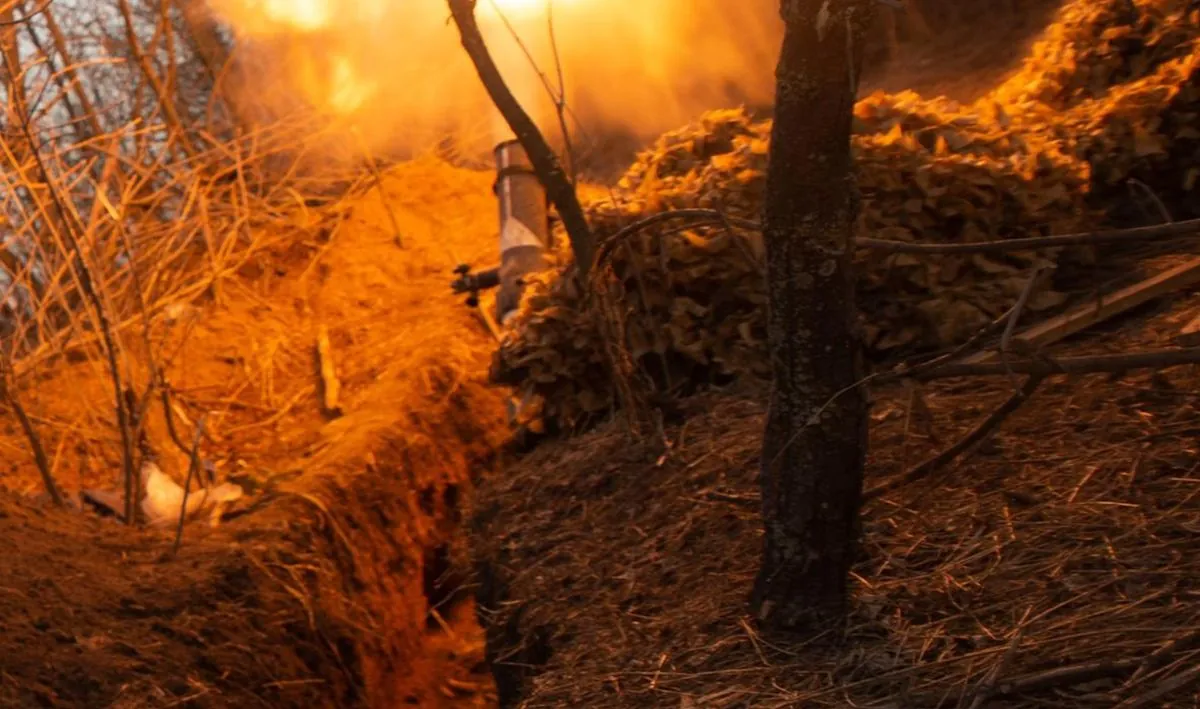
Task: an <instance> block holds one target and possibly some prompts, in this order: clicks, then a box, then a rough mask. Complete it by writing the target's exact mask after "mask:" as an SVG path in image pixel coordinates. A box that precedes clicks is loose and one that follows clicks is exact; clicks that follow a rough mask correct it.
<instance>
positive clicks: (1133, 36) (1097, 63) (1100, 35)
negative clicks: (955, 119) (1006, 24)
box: [996, 0, 1200, 110]
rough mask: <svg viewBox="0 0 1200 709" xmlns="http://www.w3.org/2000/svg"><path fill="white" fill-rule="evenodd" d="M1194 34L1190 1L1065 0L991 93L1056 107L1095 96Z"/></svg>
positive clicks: (1146, 72) (1194, 6) (1195, 11)
mask: <svg viewBox="0 0 1200 709" xmlns="http://www.w3.org/2000/svg"><path fill="white" fill-rule="evenodd" d="M1198 35H1200V2H1197V0H1069V1H1068V2H1067V3H1065V4H1064V5H1063V7H1062V9H1061V10H1059V12H1058V15H1057V17H1056V18H1055V20H1054V22H1053V23H1052V24H1051V25H1050V26H1049V27H1048V28H1047V29H1046V32H1045V34H1044V35H1043V37H1042V38H1041V39H1040V40H1039V41H1038V42H1037V43H1035V44H1034V46H1033V48H1032V49H1031V50H1030V53H1029V56H1028V57H1027V58H1026V59H1025V62H1024V64H1023V66H1022V68H1021V70H1020V71H1019V72H1018V73H1017V74H1015V75H1014V76H1013V77H1012V78H1010V79H1009V80H1007V81H1006V82H1004V84H1002V85H1001V86H1000V87H999V88H998V89H997V91H996V98H997V99H998V100H999V101H1001V102H1002V103H1005V104H1009V105H1015V104H1021V103H1025V102H1030V101H1032V102H1036V103H1042V104H1045V105H1047V106H1050V107H1051V108H1054V109H1056V110H1062V109H1066V108H1070V107H1072V106H1075V105H1078V104H1079V103H1081V102H1083V101H1086V100H1088V99H1098V98H1103V97H1104V96H1105V95H1107V94H1108V91H1109V89H1110V88H1111V87H1113V86H1119V85H1121V84H1125V83H1128V82H1131V81H1136V80H1138V79H1142V78H1145V77H1147V76H1150V75H1151V74H1153V73H1155V71H1157V70H1158V68H1159V66H1161V65H1162V64H1165V63H1167V62H1169V61H1171V60H1174V59H1178V58H1179V57H1182V56H1184V55H1186V54H1188V53H1189V51H1190V49H1189V47H1188V45H1189V43H1190V42H1191V41H1192V40H1194V39H1195V38H1196V37H1197V36H1198Z"/></svg>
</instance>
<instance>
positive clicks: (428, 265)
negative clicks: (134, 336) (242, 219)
mask: <svg viewBox="0 0 1200 709" xmlns="http://www.w3.org/2000/svg"><path fill="white" fill-rule="evenodd" d="M489 185H490V175H488V174H485V173H477V172H469V171H463V170H457V169H454V168H451V167H449V166H447V165H445V164H443V163H440V162H437V161H433V160H429V161H418V162H416V163H411V164H407V165H404V166H401V167H398V168H396V169H394V170H391V171H389V172H387V173H386V174H385V175H383V183H382V190H381V189H379V188H378V186H377V185H374V184H370V183H364V184H361V185H359V186H358V187H356V188H353V189H351V190H350V191H349V192H347V193H346V194H345V196H343V197H340V198H338V199H337V200H335V201H332V202H331V203H330V204H329V205H327V206H326V207H324V208H323V209H320V210H317V209H313V210H310V211H311V214H307V215H306V214H305V213H304V210H303V209H301V208H299V207H293V208H292V209H290V210H288V211H285V212H282V213H280V214H279V215H277V216H276V217H275V220H274V222H273V223H272V224H268V225H265V226H264V227H263V232H264V234H268V235H269V234H278V235H279V236H277V237H275V238H266V237H264V239H263V240H260V242H259V243H260V246H261V248H259V249H258V251H257V253H255V254H251V255H250V256H249V257H248V258H247V259H246V261H245V264H244V265H243V267H242V268H241V269H240V271H239V272H237V273H233V274H230V275H228V276H227V277H224V278H222V280H221V293H222V295H221V296H220V299H219V300H218V299H217V298H216V297H214V296H213V294H212V292H211V291H210V292H209V295H208V296H207V297H200V298H197V299H194V300H191V301H183V302H179V305H181V306H183V307H180V308H176V309H175V312H174V314H173V317H177V318H178V319H179V322H176V323H174V324H172V325H170V327H167V326H166V325H165V323H164V324H163V329H162V331H161V332H162V333H163V335H162V336H161V338H160V339H158V340H156V345H157V347H158V349H156V352H178V353H179V354H178V355H177V356H175V357H173V358H169V362H168V358H167V357H164V358H163V360H162V363H161V364H160V366H163V367H164V369H165V370H166V375H167V377H168V379H169V380H170V381H171V383H172V387H173V390H174V393H173V395H172V401H173V404H174V405H175V408H176V418H177V423H178V425H179V426H180V427H181V428H184V429H185V435H186V434H187V429H190V422H192V421H195V420H197V419H198V418H199V417H200V416H206V417H207V419H206V420H207V421H208V424H209V425H208V430H209V432H210V434H211V435H210V437H209V438H208V439H207V440H206V442H205V445H204V446H203V455H204V456H205V457H206V458H208V459H210V460H212V461H213V462H215V463H216V464H217V468H218V474H219V475H220V476H221V477H227V478H229V479H232V480H234V481H236V482H238V483H240V484H242V485H243V486H244V487H245V488H247V489H248V490H249V491H250V492H251V493H252V494H251V495H250V497H249V498H248V499H247V503H248V504H247V508H246V510H245V511H244V513H243V514H241V515H240V516H239V517H237V518H236V519H234V520H232V521H231V522H229V523H228V524H227V525H226V526H224V527H222V528H219V529H217V530H211V531H210V530H206V529H204V528H195V529H193V528H192V527H189V528H188V530H187V531H186V533H185V536H184V551H183V553H182V554H181V556H180V557H179V558H178V559H176V560H168V559H163V558H160V555H161V553H162V552H163V551H164V550H165V549H167V548H169V541H168V540H167V538H166V537H165V536H162V535H158V534H155V533H145V534H142V533H137V532H131V531H127V530H124V529H122V528H120V527H119V526H117V525H115V524H112V523H103V522H100V521H97V520H93V519H90V518H88V517H84V516H80V515H78V514H77V513H71V512H59V511H55V510H46V511H38V510H33V509H30V508H29V507H27V506H26V504H25V503H21V504H16V505H14V503H11V502H5V503H4V504H5V506H6V509H8V510H11V516H10V517H5V516H4V515H2V514H0V517H4V518H5V519H7V520H9V521H10V522H11V527H10V529H9V530H8V532H6V535H7V537H8V538H10V539H13V540H26V542H25V543H24V544H25V546H26V548H28V549H29V553H28V554H16V555H8V556H6V558H5V561H4V564H3V565H4V572H3V573H4V575H5V577H6V578H10V579H12V581H11V582H9V583H8V586H9V590H10V591H11V593H9V594H7V595H9V596H11V599H17V600H14V601H12V608H8V609H6V612H5V617H21V615H22V612H23V611H22V610H21V609H23V608H25V607H27V605H28V602H27V601H25V600H24V599H26V598H37V597H39V595H42V594H40V593H39V589H42V590H45V591H47V592H48V593H47V594H46V595H48V596H49V598H50V599H52V600H51V602H50V603H49V604H47V605H48V609H47V610H46V611H45V615H46V620H45V623H46V625H47V627H49V628H54V629H56V630H55V631H54V632H55V633H62V632H65V633H69V634H72V635H73V636H75V635H78V636H79V637H84V636H87V637H91V636H92V635H95V636H97V637H99V636H103V637H104V638H107V639H108V640H105V642H104V644H103V646H102V647H101V646H97V647H98V649H94V650H92V651H90V652H89V653H87V654H85V655H84V656H83V657H82V658H81V657H76V656H75V655H71V654H70V653H73V652H75V649H74V648H76V647H78V643H79V642H82V641H74V642H72V643H68V644H67V645H66V646H64V647H63V648H58V647H57V646H56V645H54V643H55V642H56V641H54V640H53V637H52V636H49V635H47V634H46V633H41V632H38V631H37V628H38V625H37V621H36V620H35V619H33V618H25V619H24V620H22V621H18V622H17V623H16V624H15V625H14V626H13V628H12V629H11V632H10V633H9V636H8V639H7V640H6V642H10V641H11V642H18V641H19V642H24V643H29V644H30V645H29V646H30V647H36V646H38V645H37V644H38V643H49V644H50V645H51V646H52V647H51V648H50V649H48V650H46V651H47V652H51V653H52V654H54V655H55V656H59V653H67V654H66V655H63V656H62V657H60V661H59V662H58V663H56V664H55V667H61V668H63V669H61V670H60V669H53V670H50V669H45V668H42V667H40V665H39V667H38V668H34V667H33V666H28V667H27V666H25V665H13V666H11V667H8V666H6V668H5V671H6V672H7V673H8V675H7V676H8V677H9V678H11V682H10V684H9V685H5V690H4V691H5V692H7V694H4V693H0V700H2V701H0V704H2V703H3V702H4V701H9V698H10V697H12V698H13V699H12V700H11V701H14V702H16V703H17V704H18V705H22V706H23V705H25V704H27V703H29V702H32V701H35V699H36V698H37V697H41V696H42V695H41V694H38V692H40V691H43V689H44V690H45V691H47V692H49V691H51V689H53V690H54V691H57V692H58V699H57V700H56V701H58V702H59V704H58V705H59V706H80V707H84V706H87V707H91V706H96V705H97V702H101V703H107V702H112V701H116V700H117V698H118V697H119V698H120V701H121V702H126V703H125V704H120V705H121V706H165V705H166V704H167V703H169V702H170V701H184V700H185V699H186V700H189V701H194V702H199V705H200V706H254V705H263V704H264V703H265V704H266V705H270V706H342V705H345V704H346V703H348V702H349V703H359V704H361V705H365V706H391V705H392V702H394V701H396V699H397V698H400V699H401V700H405V699H406V698H411V699H412V700H413V701H417V702H418V703H419V704H420V705H421V706H443V705H444V706H463V705H473V703H474V702H477V701H483V700H484V698H485V697H486V696H487V694H488V691H489V690H488V689H487V686H486V683H482V684H481V683H480V676H479V675H478V674H477V670H478V668H472V663H473V662H474V663H478V662H480V661H481V659H482V648H481V647H480V646H479V644H478V643H477V642H476V641H475V640H473V639H472V637H471V635H470V633H471V632H472V631H471V627H472V625H473V622H474V621H473V618H472V617H470V605H469V604H466V605H462V604H461V603H459V602H460V601H461V600H462V598H461V595H460V596H455V595H454V594H453V593H452V592H453V591H454V589H452V588H450V589H442V590H438V589H437V588H433V587H431V584H433V583H434V581H436V580H437V579H436V578H426V577H427V576H429V574H430V573H433V574H434V575H435V576H436V574H438V573H441V571H440V570H439V569H441V567H442V566H444V565H445V564H444V562H443V561H442V560H441V559H439V555H442V554H449V555H450V556H455V555H461V554H462V553H463V552H462V550H461V549H460V548H458V547H457V546H456V545H457V544H458V542H457V541H456V539H455V537H456V535H455V534H454V530H455V529H456V527H457V525H458V523H459V518H460V515H461V507H462V505H463V504H464V502H465V498H466V495H467V493H468V491H469V489H470V487H471V484H472V480H473V479H474V478H476V477H477V476H479V475H481V474H483V473H485V472H487V471H489V470H491V469H492V467H493V451H494V450H495V448H496V447H497V446H498V445H499V444H500V443H501V442H502V440H503V439H504V437H505V436H506V435H507V434H506V431H507V427H506V422H505V418H504V408H503V396H502V394H501V393H500V392H498V391H495V390H492V389H488V388H487V387H486V386H485V384H484V381H483V378H484V376H485V374H486V369H487V362H488V359H489V357H490V350H491V343H492V340H491V337H490V335H489V334H488V333H487V332H486V330H485V329H484V328H483V326H482V325H481V324H480V323H479V322H478V321H477V320H476V319H475V318H474V316H473V315H472V313H471V312H470V311H469V310H468V309H467V308H465V307H464V306H463V305H462V304H461V302H460V300H459V299H457V298H455V297H454V296H453V295H452V294H451V293H450V290H449V287H448V284H449V280H450V278H452V274H451V269H452V267H453V265H454V264H455V263H456V262H457V260H458V259H460V258H461V259H464V260H466V259H470V260H477V261H478V260H483V259H485V258H486V256H485V254H487V253H489V252H490V251H491V249H492V247H493V237H492V230H493V227H494V225H493V221H494V220H493V214H492V210H491V209H490V207H491V206H492V202H491V198H490V193H489V191H488V186H489ZM296 223H302V224H307V226H306V227H305V228H306V229H307V230H308V231H307V232H304V233H307V234H309V235H310V237H311V240H309V239H306V238H304V234H297V232H296V231H294V230H293V226H292V225H294V224H296ZM393 224H398V225H399V227H400V228H401V229H402V231H403V234H401V235H399V236H401V237H402V239H400V240H399V242H400V243H398V239H397V236H398V235H397V234H396V233H395V228H394V226H393ZM272 226H273V227H274V230H272V228H271V227H272ZM401 243H402V244H403V245H402V246H401ZM268 245H270V246H268ZM177 302H178V301H177ZM322 325H324V326H325V327H326V328H328V330H329V332H330V339H331V341H332V352H333V356H334V359H335V365H336V370H337V373H338V376H339V378H340V380H341V383H342V390H343V393H342V407H343V409H344V411H345V413H344V415H343V416H341V417H340V418H337V419H334V420H329V419H327V418H326V417H325V416H324V415H323V414H322V412H321V407H320V397H319V392H318V382H319V375H318V372H317V363H316V344H315V343H316V332H317V329H318V328H319V327H320V326H322ZM129 327H130V328H131V330H134V331H136V330H135V329H136V326H134V325H131V326H129ZM76 359H77V361H71V360H68V359H66V358H62V359H59V360H58V361H57V363H56V364H55V365H54V366H53V367H37V368H32V369H31V371H35V372H36V373H37V375H38V378H37V380H36V381H37V386H36V387H27V388H26V389H25V391H26V392H27V396H26V397H25V399H26V401H25V402H24V403H25V405H26V408H27V409H29V410H30V411H31V412H32V413H33V414H34V415H35V417H36V419H37V422H38V427H39V430H40V431H41V433H42V435H43V436H44V437H45V440H47V441H48V449H49V451H50V455H51V456H52V458H53V464H54V468H55V473H56V475H57V477H58V478H59V482H60V485H62V486H63V487H64V488H66V489H67V490H68V491H69V492H73V491H74V490H77V489H79V488H80V487H82V486H101V487H109V488H112V487H118V486H119V471H120V453H119V449H118V447H117V445H116V442H117V439H116V435H115V427H114V426H113V419H114V417H113V414H112V412H111V408H110V407H108V406H107V400H108V397H109V396H110V392H111V389H110V388H109V387H110V386H111V385H110V383H109V381H108V379H107V372H106V371H105V370H104V368H103V367H100V366H96V364H95V359H94V358H86V359H83V358H76ZM125 361H127V362H129V363H130V366H131V368H132V369H133V371H136V372H142V373H144V372H145V371H146V363H145V360H144V359H139V353H138V350H137V349H135V348H131V349H130V350H129V351H127V352H126V353H125ZM168 363H169V366H167V364H168ZM148 434H149V435H148V438H149V441H150V443H151V446H152V448H154V449H155V451H156V452H158V453H159V454H160V455H161V456H162V457H163V458H164V463H163V468H164V470H166V471H167V472H168V473H169V474H174V475H176V476H177V477H179V478H180V479H181V474H182V473H183V471H184V466H185V465H186V459H185V457H184V456H182V454H180V453H179V452H178V451H176V450H175V449H174V447H173V445H172V443H171V442H170V439H169V437H168V435H167V432H166V426H165V420H164V418H163V416H162V415H161V411H160V410H159V409H158V408H157V407H156V408H154V409H152V416H150V417H149V421H148ZM22 446H23V441H22V439H21V438H20V432H19V431H18V430H16V429H15V428H11V429H10V430H9V431H7V432H6V434H5V435H4V436H3V447H4V448H5V449H8V450H14V451H21V454H20V455H19V456H13V457H11V458H10V460H11V461H12V462H13V464H14V465H13V469H12V470H10V471H9V473H8V474H7V475H5V476H4V485H5V486H6V487H8V488H10V489H12V490H16V491H22V492H33V491H35V490H36V489H37V487H38V485H39V484H40V483H39V478H38V477H37V475H36V472H35V470H34V468H33V466H32V461H31V460H30V459H29V458H28V456H27V454H25V453H24V451H23V450H22ZM32 519H36V520H42V522H41V523H39V524H30V523H29V520H32ZM55 538H56V539H55ZM81 551H82V552H83V554H82V555H80V552H81ZM441 570H444V569H441ZM230 575H233V576H236V577H237V581H236V583H235V582H229V581H227V580H226V579H227V577H228V576H230ZM450 582H451V583H453V579H451V580H450ZM131 584H132V585H131ZM230 584H232V585H230ZM434 585H435V586H436V584H434ZM184 593H187V594H191V595H190V596H188V598H195V599H206V600H204V602H203V603H201V602H200V600H196V601H195V605H194V607H192V606H189V607H188V608H189V610H187V612H186V613H184V615H183V616H182V617H179V616H178V614H179V609H180V608H182V607H183V606H181V605H180V603H182V601H176V600H173V599H174V598H175V596H176V595H178V594H184ZM118 598H127V599H128V600H129V602H132V603H136V604H138V605H139V606H143V607H146V608H148V609H149V610H147V611H146V612H145V614H144V617H143V616H139V620H137V621H136V622H131V621H130V620H129V618H128V615H127V614H123V613H121V612H118V611H117V610H114V608H113V607H112V603H113V602H114V599H118ZM11 599H6V600H11ZM447 602H449V605H447V606H443V607H441V608H438V609H436V610H437V613H432V612H431V611H433V610H435V608H434V606H435V605H438V604H442V603H447ZM189 603H190V601H189ZM9 611H11V612H9ZM71 619H73V620H71ZM441 623H445V624H446V627H448V628H449V629H450V630H449V635H447V633H446V632H445V631H444V628H443V627H442V625H440V624H441ZM67 626H70V628H71V629H69V630H68V629H64V628H65V627H67ZM200 626H204V627H205V628H211V627H219V628H221V630H220V633H219V634H213V632H215V631H210V630H203V629H200ZM89 627H90V628H92V630H86V628H89ZM85 630H86V632H85ZM197 633H198V634H199V635H196V634H197ZM189 638H191V639H189ZM110 641H111V642H110ZM97 642H99V641H97ZM129 646H133V647H138V648H143V649H142V650H139V651H138V652H137V653H135V658H134V660H131V661H128V662H127V661H126V660H124V659H122V655H121V653H122V652H124V651H122V650H121V649H120V648H122V647H129ZM150 648H159V649H157V650H152V649H150ZM29 657H31V658H36V657H37V655H36V654H33V655H29ZM250 657H254V658H256V659H254V661H250V660H249V659H248V658H250ZM473 658H474V659H473ZM72 668H74V669H72ZM473 671H474V672H475V674H472V672H473ZM72 672H78V673H82V674H87V673H92V674H94V675H95V676H96V679H95V680H94V681H92V682H89V683H88V684H87V687H88V690H87V691H86V692H84V691H83V690H79V691H78V692H76V691H74V690H64V689H58V688H57V684H56V683H61V682H63V681H66V680H65V679H64V678H66V677H68V676H69V675H70V673H72ZM171 676H178V677H180V678H183V679H181V680H179V682H175V683H172V681H169V679H168V678H169V677H171ZM456 677H457V678H458V679H457V680H456V679H455V678H456ZM34 678H41V680H40V682H41V683H40V684H39V683H38V682H36V681H34ZM459 680H461V681H459ZM448 681H453V682H456V684H455V686H456V687H458V689H454V690H453V691H451V690H448V689H447V686H448V685H447V684H446V682H448ZM180 682H182V684H181V683H180ZM189 682H190V684H189ZM0 685H3V683H0ZM39 687H41V688H42V689H39ZM122 687H123V689H122ZM464 687H467V688H470V687H474V689H473V690H471V691H467V690H464V689H463V688H464ZM447 694H449V695H452V696H446V695H447ZM193 695H195V698H193V699H188V698H189V697H193ZM351 695H355V696H354V697H353V701H352V699H351ZM47 696H49V695H47ZM199 697H203V699H200V698H199ZM455 702H457V703H455ZM464 703H465V704H464Z"/></svg>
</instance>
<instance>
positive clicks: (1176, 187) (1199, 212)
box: [1053, 18, 1200, 219]
mask: <svg viewBox="0 0 1200 709" xmlns="http://www.w3.org/2000/svg"><path fill="white" fill-rule="evenodd" d="M1198 19H1200V18H1198ZM1053 125H1054V128H1055V130H1057V131H1061V132H1063V133H1064V136H1063V137H1064V141H1065V140H1071V139H1073V140H1074V151H1075V154H1076V155H1077V156H1078V157H1079V158H1080V159H1081V160H1083V161H1086V162H1087V163H1088V164H1089V165H1090V166H1091V169H1092V178H1093V179H1092V185H1091V191H1092V198H1093V199H1094V200H1095V201H1096V203H1098V204H1099V203H1103V202H1108V203H1110V204H1113V203H1119V200H1121V199H1122V198H1123V197H1128V196H1129V193H1130V190H1131V189H1133V188H1134V186H1137V185H1141V186H1144V187H1142V190H1143V191H1146V192H1149V193H1151V194H1152V195H1153V196H1154V198H1156V199H1157V200H1161V203H1162V205H1166V206H1167V208H1168V211H1169V212H1170V214H1169V216H1170V217H1172V218H1176V219H1183V218H1192V217H1196V216H1200V199H1197V195H1198V194H1200V41H1194V42H1193V51H1192V53H1191V54H1189V55H1187V56H1184V57H1181V58H1179V59H1174V60H1172V61H1170V62H1167V63H1165V64H1163V65H1162V66H1161V67H1159V69H1158V71H1156V72H1155V73H1154V74H1152V75H1150V76H1147V77H1145V78H1143V79H1139V80H1137V81H1134V82H1131V83H1129V84H1126V85H1124V86H1119V87H1115V88H1114V89H1113V90H1112V92H1111V93H1110V94H1109V95H1108V96H1106V97H1104V98H1102V99H1094V100H1089V101H1085V102H1084V103H1081V104H1080V105H1079V106H1077V107H1075V108H1073V109H1071V110H1070V111H1069V112H1068V113H1067V115H1066V116H1065V119H1064V120H1062V121H1061V122H1060V123H1056V124H1053ZM1156 206H1157V205H1156ZM1159 208H1161V207H1159ZM1154 216H1155V217H1156V218H1157V217H1158V216H1159V215H1158V214H1157V213H1155V214H1154Z"/></svg>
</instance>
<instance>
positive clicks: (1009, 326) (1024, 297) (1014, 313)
mask: <svg viewBox="0 0 1200 709" xmlns="http://www.w3.org/2000/svg"><path fill="white" fill-rule="evenodd" d="M1042 270H1043V268H1042V267H1041V266H1037V267H1035V268H1034V269H1033V272H1032V273H1030V274H1029V280H1027V281H1025V287H1024V288H1022V289H1021V295H1020V296H1019V297H1018V298H1017V302H1016V304H1015V305H1013V307H1012V310H1011V311H1010V314H1009V316H1008V322H1007V323H1005V325H1004V333H1003V334H1002V335H1000V361H1001V362H1003V363H1004V364H1005V365H1007V364H1008V354H1009V351H1010V348H1011V347H1012V336H1013V332H1015V331H1016V329H1017V322H1018V321H1019V320H1020V319H1021V313H1022V311H1024V310H1025V304H1026V303H1028V302H1029V296H1030V294H1032V293H1033V287H1034V285H1035V284H1037V280H1038V276H1040V275H1041V273H1042ZM1010 375H1011V372H1010ZM1013 376H1015V375H1013Z"/></svg>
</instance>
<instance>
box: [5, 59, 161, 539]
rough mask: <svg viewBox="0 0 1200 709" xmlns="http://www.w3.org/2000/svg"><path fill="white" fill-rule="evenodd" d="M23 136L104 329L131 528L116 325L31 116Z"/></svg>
mask: <svg viewBox="0 0 1200 709" xmlns="http://www.w3.org/2000/svg"><path fill="white" fill-rule="evenodd" d="M0 54H3V55H4V64H5V69H6V70H7V71H8V72H9V74H10V75H13V76H16V75H17V72H19V71H20V67H16V66H13V65H12V62H10V61H9V58H8V55H7V53H4V52H0ZM18 119H19V122H20V127H21V132H22V135H23V137H24V138H25V140H26V142H28V143H29V147H30V151H31V152H32V155H33V159H34V161H35V162H36V164H37V168H38V171H39V172H40V173H41V174H42V178H43V179H44V181H45V185H46V189H47V191H48V192H49V194H50V199H51V201H52V202H53V203H54V207H55V209H56V210H57V211H58V214H59V219H60V220H61V221H62V224H63V234H64V236H65V237H66V239H67V243H68V245H69V246H70V248H71V253H72V256H73V257H74V261H75V268H76V270H77V276H78V278H79V286H80V289H81V290H83V292H84V295H85V296H86V297H87V299H88V300H90V301H91V303H92V307H94V308H95V310H96V321H97V324H98V325H99V326H100V334H101V337H102V338H103V340H104V347H105V351H106V354H107V355H108V368H109V374H110V375H111V377H112V384H113V394H114V396H113V398H114V399H115V400H116V406H117V427H118V428H119V429H120V433H121V460H122V463H123V465H124V469H125V470H124V472H125V513H126V517H125V519H126V522H127V523H128V524H131V525H132V524H135V523H136V519H135V518H136V514H135V512H136V510H137V506H136V504H135V501H134V490H135V488H138V487H140V485H137V484H135V478H136V477H138V475H137V472H136V471H135V470H134V466H133V441H132V439H131V437H130V431H129V420H128V411H126V409H125V401H124V387H123V385H122V383H121V369H120V366H119V365H118V364H117V344H116V338H115V337H114V336H113V328H112V323H111V322H109V318H108V312H107V310H106V309H105V307H104V301H103V300H101V298H100V294H99V293H98V292H97V291H96V286H95V282H94V280H93V278H92V272H91V270H90V269H89V268H88V265H87V262H86V261H85V260H84V257H83V246H82V245H81V244H80V241H79V238H78V237H77V236H76V234H75V230H76V228H77V225H76V222H74V221H72V218H73V217H74V216H77V215H75V214H73V213H72V212H70V211H68V209H67V206H66V204H65V203H64V200H63V196H62V195H61V194H59V189H58V186H57V185H56V184H54V181H53V180H52V179H51V177H50V171H49V169H48V168H47V167H46V163H45V161H44V160H42V156H41V153H39V152H38V142H37V141H36V140H35V139H34V137H33V131H32V129H31V128H30V126H29V116H27V115H26V114H24V113H20V114H19V116H18Z"/></svg>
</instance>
